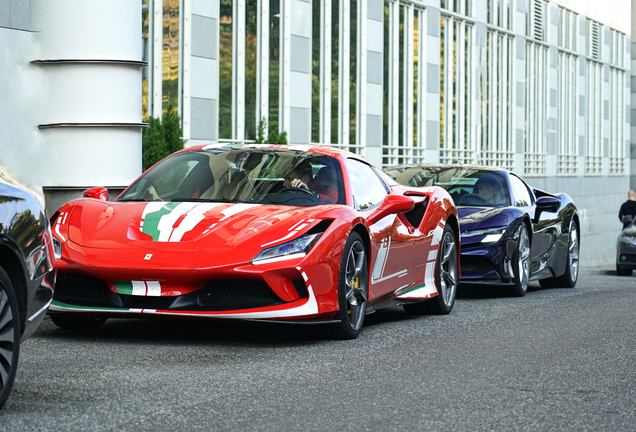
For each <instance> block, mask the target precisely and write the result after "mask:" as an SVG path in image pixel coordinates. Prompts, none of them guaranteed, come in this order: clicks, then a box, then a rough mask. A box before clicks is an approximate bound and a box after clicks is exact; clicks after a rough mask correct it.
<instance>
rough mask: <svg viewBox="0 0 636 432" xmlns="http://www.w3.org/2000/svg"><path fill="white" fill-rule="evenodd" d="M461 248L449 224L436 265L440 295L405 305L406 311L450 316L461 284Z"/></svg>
mask: <svg viewBox="0 0 636 432" xmlns="http://www.w3.org/2000/svg"><path fill="white" fill-rule="evenodd" d="M458 252H459V248H458V245H457V239H456V237H455V233H454V232H453V230H452V228H451V227H450V226H449V225H448V224H447V225H446V227H444V232H443V233H442V240H441V242H440V245H439V251H438V252H437V262H436V263H435V285H436V287H437V292H438V295H437V296H436V297H434V298H432V299H431V300H427V301H424V302H421V303H411V304H405V305H404V306H403V307H404V310H405V311H406V312H407V313H409V314H416V315H419V314H425V313H434V314H439V315H445V314H449V313H450V312H451V310H453V306H454V304H455V298H456V296H457V284H458V283H459V258H458Z"/></svg>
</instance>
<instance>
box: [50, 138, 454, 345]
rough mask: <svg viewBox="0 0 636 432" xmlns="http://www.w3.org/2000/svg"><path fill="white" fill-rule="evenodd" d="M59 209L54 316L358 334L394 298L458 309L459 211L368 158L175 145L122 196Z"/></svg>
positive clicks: (82, 321)
mask: <svg viewBox="0 0 636 432" xmlns="http://www.w3.org/2000/svg"><path fill="white" fill-rule="evenodd" d="M84 196H85V197H86V198H83V199H78V200H75V201H72V202H69V203H67V204H65V205H64V206H62V207H61V208H60V209H58V210H57V211H56V212H55V213H54V214H53V215H52V217H51V222H52V227H53V233H54V243H55V249H56V254H57V256H58V258H59V261H58V279H57V285H56V290H55V297H54V299H53V304H52V305H51V308H50V315H51V319H52V320H53V322H54V323H55V324H57V325H58V326H60V327H62V328H87V327H98V326H100V325H101V324H103V322H104V321H105V320H106V318H108V317H125V316H136V317H143V316H149V315H152V316H179V317H198V318H224V319H228V318H229V319H232V318H234V319H258V320H274V321H281V320H284V321H286V322H295V323H316V322H324V323H329V324H331V326H332V328H333V331H334V334H335V336H336V337H338V338H343V339H347V338H355V337H356V336H357V335H358V334H359V332H360V329H361V327H362V325H363V322H364V318H365V315H366V314H369V313H371V312H373V311H374V310H375V309H377V308H379V307H381V306H382V305H387V304H396V303H397V304H401V305H403V306H404V309H405V310H406V311H407V312H409V313H416V314H417V313H426V312H432V313H441V314H445V313H449V312H450V311H451V309H452V307H453V304H454V302H455V295H456V289H457V284H458V281H459V277H460V271H459V241H458V239H459V235H458V233H459V231H458V219H457V212H456V209H455V206H454V204H453V201H452V199H451V198H450V196H449V195H448V193H447V192H446V191H445V190H444V189H442V188H439V187H422V188H418V187H408V186H402V185H399V184H397V183H395V182H394V181H393V180H392V179H390V178H389V177H388V176H387V175H385V174H384V173H382V172H381V171H380V170H378V169H376V168H375V167H373V166H372V165H370V164H369V163H367V162H366V161H365V160H363V159H361V158H360V157H358V156H356V155H355V154H352V153H349V152H346V151H340V150H337V149H334V148H325V147H315V146H273V145H257V144H255V145H235V144H225V145H223V144H219V145H208V146H198V147H191V148H188V149H186V150H183V151H179V152H177V153H174V154H172V155H170V156H168V157H166V158H165V159H163V160H162V161H160V162H159V163H157V164H156V165H155V166H153V167H152V168H151V169H149V170H148V171H146V172H145V173H144V174H143V175H141V177H139V178H138V179H137V180H136V181H135V182H134V183H132V184H131V185H130V186H129V187H128V188H127V189H126V190H125V191H124V192H122V194H121V195H120V196H119V197H118V198H117V199H115V201H113V202H109V201H106V200H107V191H106V189H105V188H93V189H89V190H87V191H85V192H84Z"/></svg>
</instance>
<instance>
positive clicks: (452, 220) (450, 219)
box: [446, 213, 459, 241]
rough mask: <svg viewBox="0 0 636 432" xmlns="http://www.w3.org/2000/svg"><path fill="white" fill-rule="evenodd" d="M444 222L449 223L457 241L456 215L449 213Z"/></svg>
mask: <svg viewBox="0 0 636 432" xmlns="http://www.w3.org/2000/svg"><path fill="white" fill-rule="evenodd" d="M446 223H447V224H449V225H450V227H451V229H452V230H453V234H455V238H456V239H457V240H458V241H459V221H458V220H457V217H456V216H455V215H454V214H452V213H451V214H450V215H448V218H447V219H446Z"/></svg>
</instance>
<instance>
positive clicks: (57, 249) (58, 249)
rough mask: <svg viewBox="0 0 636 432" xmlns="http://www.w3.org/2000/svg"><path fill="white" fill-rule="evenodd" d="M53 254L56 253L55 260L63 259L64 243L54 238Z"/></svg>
mask: <svg viewBox="0 0 636 432" xmlns="http://www.w3.org/2000/svg"><path fill="white" fill-rule="evenodd" d="M53 252H54V253H55V258H57V259H60V258H62V243H61V242H60V241H59V240H58V239H56V238H55V237H53Z"/></svg>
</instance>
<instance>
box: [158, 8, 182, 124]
mask: <svg viewBox="0 0 636 432" xmlns="http://www.w3.org/2000/svg"><path fill="white" fill-rule="evenodd" d="M162 51H163V55H162V61H163V69H162V71H163V85H162V95H163V96H162V111H163V113H164V114H165V113H166V112H167V111H168V109H169V108H170V107H174V108H178V107H179V0H163V49H162Z"/></svg>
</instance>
